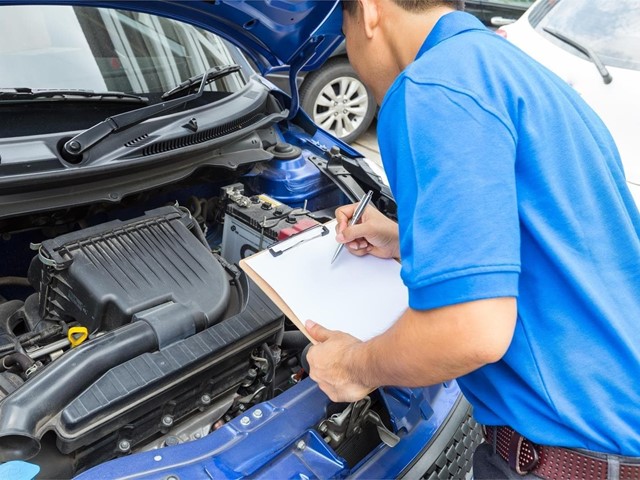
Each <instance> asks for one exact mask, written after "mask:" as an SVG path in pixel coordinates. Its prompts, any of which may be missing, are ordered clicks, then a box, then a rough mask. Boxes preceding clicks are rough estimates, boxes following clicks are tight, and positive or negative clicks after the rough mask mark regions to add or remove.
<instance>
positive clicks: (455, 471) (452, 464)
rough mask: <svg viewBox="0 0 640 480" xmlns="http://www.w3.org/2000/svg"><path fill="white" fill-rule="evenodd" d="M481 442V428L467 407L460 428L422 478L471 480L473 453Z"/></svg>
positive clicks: (426, 479) (430, 479)
mask: <svg viewBox="0 0 640 480" xmlns="http://www.w3.org/2000/svg"><path fill="white" fill-rule="evenodd" d="M482 441H483V436H482V428H481V427H480V425H479V424H478V423H477V422H476V421H475V420H474V419H473V417H472V416H471V406H469V408H468V410H467V414H466V415H465V417H464V419H463V421H462V423H461V424H460V427H459V428H458V429H457V431H456V433H455V434H454V435H453V436H452V437H451V440H450V441H449V443H448V444H447V445H446V447H445V448H444V449H442V452H441V453H440V455H439V456H438V458H436V461H435V462H433V464H432V465H431V466H430V467H429V469H428V470H427V471H426V472H425V473H424V475H423V476H422V478H423V479H425V480H436V479H438V480H445V479H447V480H448V479H454V478H455V479H464V478H471V468H472V466H473V452H474V451H475V449H476V447H477V446H478V445H480V444H481V443H482Z"/></svg>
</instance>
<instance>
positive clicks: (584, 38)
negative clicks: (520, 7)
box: [529, 0, 640, 70]
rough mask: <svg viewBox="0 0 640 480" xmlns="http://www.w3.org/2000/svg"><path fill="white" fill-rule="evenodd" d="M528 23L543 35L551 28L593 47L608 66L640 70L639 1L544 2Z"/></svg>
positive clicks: (557, 41) (567, 0)
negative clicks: (545, 30) (546, 29)
mask: <svg viewBox="0 0 640 480" xmlns="http://www.w3.org/2000/svg"><path fill="white" fill-rule="evenodd" d="M529 22H530V23H531V25H532V26H533V27H534V28H535V29H536V30H537V31H538V32H539V33H540V34H542V35H548V34H545V33H544V31H543V29H545V28H550V29H553V30H557V31H559V32H561V33H562V34H563V35H565V36H567V37H568V38H571V39H572V40H574V41H576V42H578V43H579V44H581V45H583V46H585V47H588V48H590V49H591V50H593V51H594V52H595V54H596V55H597V56H598V58H599V59H600V60H601V61H602V62H603V63H604V64H605V65H610V66H613V67H622V68H631V69H634V70H640V48H638V46H639V45H640V9H638V0H589V1H588V2H587V1H585V0H545V1H543V2H540V3H538V4H537V5H536V7H535V8H534V10H532V11H531V14H530V15H529ZM548 38H549V39H550V41H553V42H554V43H556V44H557V45H558V46H560V47H561V48H564V49H570V50H571V51H572V52H574V53H577V51H576V50H574V49H573V47H571V46H569V45H568V44H566V43H563V42H561V41H559V40H557V39H554V38H553V37H551V36H548Z"/></svg>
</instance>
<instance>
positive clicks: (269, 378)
mask: <svg viewBox="0 0 640 480" xmlns="http://www.w3.org/2000/svg"><path fill="white" fill-rule="evenodd" d="M262 350H263V351H264V356H265V357H266V359H267V363H268V364H269V370H268V371H267V373H266V375H265V376H264V381H265V383H267V384H268V388H269V398H268V399H267V400H269V399H272V398H273V396H274V393H275V385H274V383H275V377H276V359H275V358H273V353H271V349H270V348H269V346H268V345H267V344H266V343H263V344H262Z"/></svg>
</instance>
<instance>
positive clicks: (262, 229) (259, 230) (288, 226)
mask: <svg viewBox="0 0 640 480" xmlns="http://www.w3.org/2000/svg"><path fill="white" fill-rule="evenodd" d="M223 195H224V196H225V197H226V198H227V199H228V204H227V206H226V209H225V217H224V225H223V232H222V247H221V248H222V251H221V254H222V256H223V258H225V259H226V260H227V261H228V262H231V263H236V264H237V263H238V262H239V261H240V260H241V259H243V258H246V257H248V256H250V255H253V254H254V253H257V252H259V251H261V250H263V249H265V248H267V247H269V246H270V245H273V244H274V243H275V242H277V241H280V240H284V239H286V238H288V237H290V236H291V235H294V234H296V233H299V232H301V231H303V230H306V229H307V228H309V227H312V226H314V225H317V224H318V221H317V220H314V219H313V218H311V217H310V216H309V212H308V211H307V210H305V209H304V208H291V207H289V206H288V205H285V204H283V203H282V202H279V201H278V200H275V199H274V198H272V197H270V196H268V195H265V194H261V195H253V196H251V197H246V196H244V194H243V190H242V187H241V185H239V184H236V185H232V186H230V187H225V188H223Z"/></svg>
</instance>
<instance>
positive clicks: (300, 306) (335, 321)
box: [240, 221, 408, 340]
mask: <svg viewBox="0 0 640 480" xmlns="http://www.w3.org/2000/svg"><path fill="white" fill-rule="evenodd" d="M335 224H336V222H335V221H333V222H329V223H327V224H325V227H326V228H327V229H328V230H329V234H325V235H319V234H318V232H316V233H315V234H313V233H308V234H307V235H308V237H305V238H304V241H301V242H298V243H297V244H296V245H295V247H293V246H291V244H290V245H289V248H285V249H284V250H283V251H282V252H281V254H278V255H275V256H274V255H272V254H271V253H270V252H269V251H268V250H265V251H263V252H260V253H257V254H255V255H253V256H251V257H249V258H246V259H244V260H242V261H241V262H240V266H241V267H242V268H243V269H244V270H245V271H246V272H247V274H249V276H250V277H251V276H253V275H257V276H258V277H259V278H260V280H261V281H262V282H264V283H265V284H266V285H267V286H268V287H269V288H267V289H265V288H263V290H265V292H266V293H267V294H268V295H270V296H272V297H274V295H273V294H274V293H275V297H276V298H277V300H278V301H276V303H279V301H282V302H284V303H285V304H286V306H287V307H288V310H289V312H288V313H289V314H293V315H294V318H292V320H294V321H295V323H296V324H297V325H298V326H299V327H300V326H302V327H303V325H304V322H305V321H306V320H308V319H309V320H313V321H314V322H316V323H319V324H320V325H322V326H324V327H326V328H329V329H331V330H341V331H343V332H347V333H349V334H351V335H353V336H355V337H356V338H359V339H361V340H367V339H369V338H372V337H374V336H376V335H378V334H380V333H382V332H384V331H385V330H387V329H388V328H389V327H390V326H391V325H392V324H393V323H395V321H396V320H397V319H398V318H399V317H400V315H401V314H402V313H403V312H404V310H405V309H406V308H407V305H408V294H407V289H406V287H405V286H404V284H403V283H402V280H401V278H400V264H399V263H398V262H396V261H395V260H383V259H380V258H376V257H373V256H371V255H366V256H364V257H356V256H355V255H351V254H350V253H349V252H348V251H346V250H343V251H342V253H341V254H340V256H339V257H338V258H337V259H336V261H335V262H334V263H333V264H332V263H331V257H332V256H333V253H334V251H335V249H336V247H337V246H338V243H337V242H336V240H335ZM302 234H304V232H302V233H301V234H298V235H302ZM298 235H296V236H295V237H297V236H298ZM295 237H292V238H295ZM246 266H248V267H249V268H246ZM262 282H258V285H260V283H262ZM302 330H303V331H304V329H303V328H302ZM305 333H306V332H305Z"/></svg>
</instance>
